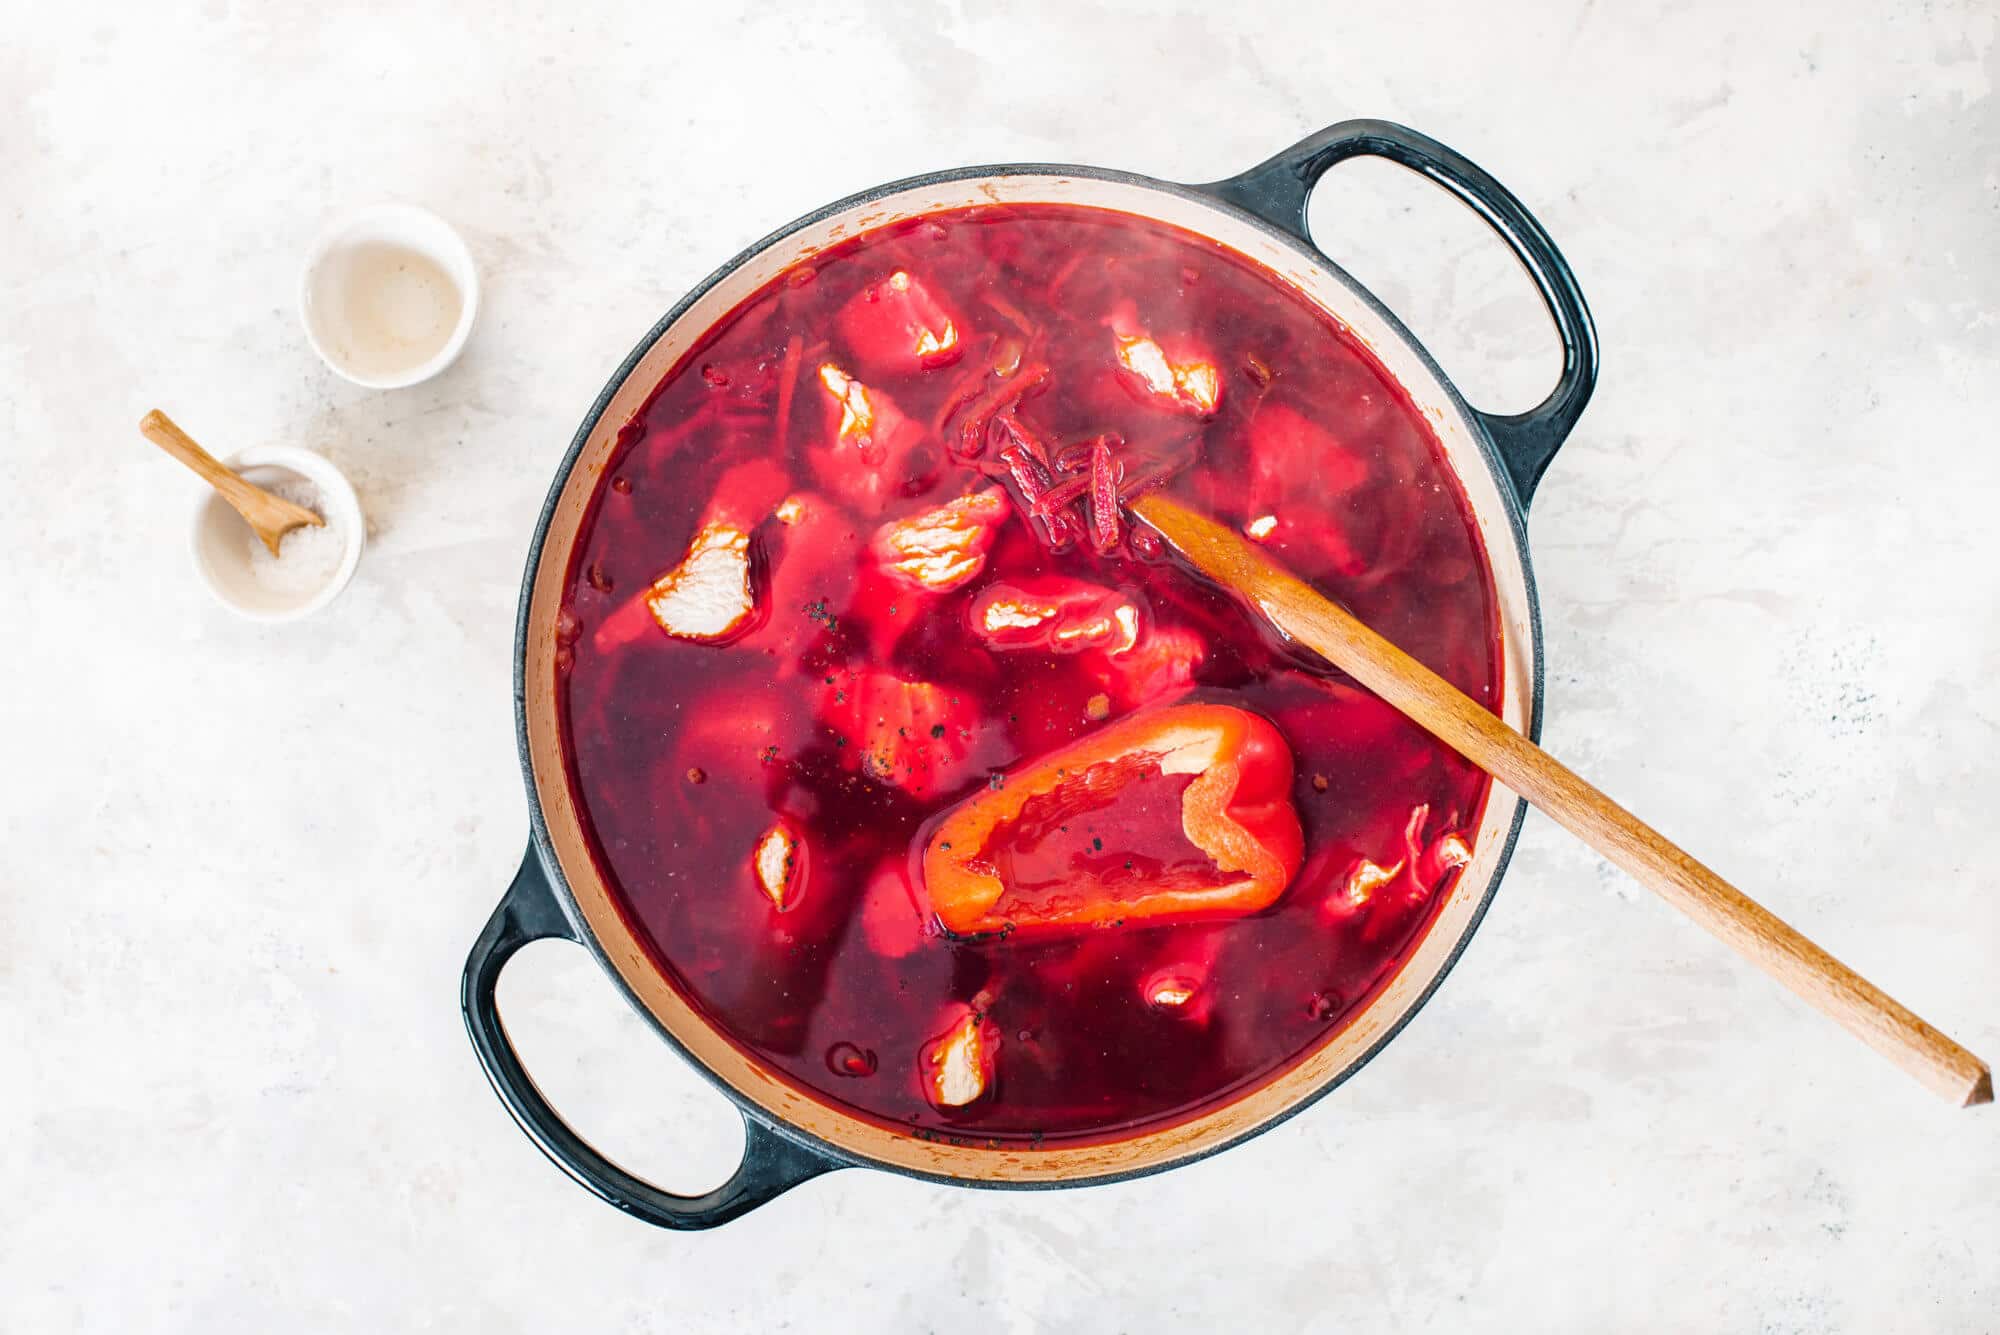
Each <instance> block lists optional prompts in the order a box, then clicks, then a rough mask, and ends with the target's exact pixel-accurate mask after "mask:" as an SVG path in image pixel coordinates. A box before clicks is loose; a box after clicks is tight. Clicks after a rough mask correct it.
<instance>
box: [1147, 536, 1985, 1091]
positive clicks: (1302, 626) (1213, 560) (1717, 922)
mask: <svg viewBox="0 0 2000 1335" xmlns="http://www.w3.org/2000/svg"><path fill="white" fill-rule="evenodd" d="M1132 508H1133V510H1134V512H1135V513H1137V514H1138V515H1139V517H1140V518H1142V519H1144V520H1145V521H1146V522H1147V523H1149V524H1151V525H1152V526H1153V527H1154V528H1156V529H1158V530H1159V532H1160V534H1161V535H1162V536H1163V537H1165V538H1166V539H1167V541H1168V542H1169V543H1171V544H1172V545H1173V546H1174V547H1175V548H1176V549H1177V550H1178V551H1180V553H1181V554H1182V555H1183V556H1184V557H1186V558H1187V559H1188V560H1189V561H1190V562H1192V563H1193V564H1194V565H1195V566H1196V567H1197V568H1198V569H1200V570H1201V571H1202V572H1203V573H1205V574H1206V575H1208V576H1209V578H1211V579H1213V580H1215V581H1216V582H1217V583H1219V584H1221V585H1223V586H1224V587H1225V588H1228V589H1231V590H1233V591H1234V592H1236V593H1237V594H1239V595H1241V596H1242V597H1244V598H1246V599H1248V600H1249V601H1250V602H1251V603H1252V604H1253V605H1254V606H1255V607H1257V608H1258V609H1259V610H1260V611H1261V612H1262V613H1263V614H1264V615H1265V616H1266V617H1268V618H1269V619H1270V621H1271V622H1272V624H1274V625H1276V626H1277V627H1278V629H1279V630H1281V631H1283V632H1284V633H1285V634H1287V635H1289V636H1291V637H1292V638H1294V639H1296V640H1298V641H1299V642H1300V643H1302V644H1305V645H1307V646H1308V647H1310V648H1312V649H1313V650H1315V651H1317V652H1318V653H1319V654H1320V655H1322V656H1323V657H1324V658H1325V659H1326V660H1327V661H1328V662H1329V663H1332V664H1333V665H1334V666H1336V667H1338V668H1340V669H1341V670H1343V671H1345V672H1346V673H1348V674H1349V675H1350V676H1352V677H1353V678H1354V679H1355V680H1356V681H1358V682H1360V683H1361V684H1362V685H1363V686H1366V687H1367V688H1368V689H1369V690H1371V691H1373V692H1375V694H1377V695H1379V696H1381V697H1382V699H1384V700H1386V701H1387V702H1388V703H1390V704H1391V705H1394V706H1395V707H1396V708H1397V709H1398V710H1401V711H1402V713H1403V714H1405V715H1406V716H1407V717H1409V718H1410V719H1411V720H1412V721H1413V722H1415V723H1417V724H1418V725H1419V726H1421V727H1422V728H1424V729H1425V730H1426V731H1428V732H1430V733H1431V734H1432V735H1433V736H1435V737H1436V738H1437V739H1438V740H1439V741H1442V742H1444V743H1445V744H1446V745H1447V746H1450V747H1451V748H1452V749H1453V750H1455V751H1457V752H1458V753H1459V754H1460V755H1462V756H1464V757H1465V758H1466V759H1467V760H1469V761H1471V762H1472V763H1473V764H1475V765H1477V766H1479V768H1481V769H1482V770H1485V771H1486V772H1487V773H1488V774H1490V775H1492V776H1493V777H1494V778H1495V779H1497V780H1498V781H1500V782H1501V783H1503V784H1505V785H1506V786H1507V787H1509V788H1511V789H1513V790H1514V791H1515V792H1516V793H1518V794H1520V795H1521V796H1522V797H1523V798H1525V799H1526V800H1527V801H1528V802H1530V803H1531V804H1533V805H1534V806H1535V807H1536V808H1537V809H1538V810H1540V811H1542V812H1543V813H1545V814H1546V815H1548V816H1549V817H1550V818H1551V819H1553V820H1554V821H1555V822H1556V823H1557V824H1558V825H1561V826H1562V827H1563V828H1564V829H1566V830H1568V831H1569V832H1570V833H1572V834H1574V835H1576V836H1577V838H1579V839H1581V840H1583V842H1584V843H1586V844H1588V845H1590V846H1591V847H1592V848H1594V849H1596V850H1597V851H1598V852H1599V853H1602V854H1603V855H1604V856H1605V857H1606V858H1608V859H1610V860H1611V861H1612V862H1614V863H1616V864H1617V865H1618V866H1620V867H1623V868H1624V869H1625V870H1626V871H1627V872H1629V873H1631V875H1632V876H1633V877H1634V878H1635V879H1636V880H1638V881H1639V882H1640V883H1641V884H1643V885H1645V886H1647V887H1648V888H1650V889H1651V890H1653V891H1654V892H1656V893H1657V894H1659V895H1660V897H1661V898H1663V899H1665V900H1666V901H1667V902H1668V903H1670V904H1672V905H1674V906H1675V907H1676V908H1678V909H1680V910H1681V912H1683V913H1685V914H1687V915H1688V916H1689V917H1690V918H1693V919H1694V920H1695V921H1696V922H1698V923H1700V924H1701V925H1702V926H1703V927H1705V928H1707V929H1708V930H1709V931H1710V932H1711V933H1713V934H1714V935H1715V936H1717V937H1718V938H1720V939H1721V940H1722V941H1723V942H1724V943H1725V944H1727V945H1728V946H1730V947H1731V948H1732V949H1734V950H1735V951H1736V952H1737V953H1738V954H1740V955H1742V956H1743V957H1744V958H1745V959H1747V960H1750V961H1751V962H1752V963H1754V964H1756V965H1757V966H1758V967H1759V968H1761V969H1763V970H1764V972H1766V973H1768V974H1770V975H1771V976H1772V977H1773V978H1775V979H1777V980H1778V981H1779V982H1780V983H1783V984H1784V985H1785V986H1786V987H1788V988H1790V989H1791V990H1792V992H1793V993H1795V994H1796V995H1798V996H1799V997H1801V998H1803V999H1804V1000H1805V1001H1807V1002H1809V1003H1811V1005H1812V1006H1814V1007H1815V1008H1816V1009H1818V1010H1819V1011H1820V1012H1821V1013H1822V1014H1824V1015H1827V1016H1829V1017H1830V1018H1832V1019H1833V1020H1835V1021H1837V1022H1838V1023H1840V1024H1841V1025H1843V1026H1845V1027H1846V1029H1847V1030H1848V1032H1850V1033H1852V1034H1854V1035H1855V1036H1856V1037H1857V1038H1859V1039H1861V1040H1862V1041H1863V1042H1864V1043H1867V1044H1868V1045H1869V1046H1870V1047H1872V1048H1874V1049H1875V1050H1876V1051H1877V1052H1879V1053H1881V1054H1882V1055H1883V1056H1885V1057H1887V1058H1888V1059H1889V1060H1890V1061H1893V1062H1895V1063H1896V1064H1897V1065H1898V1066H1900V1067H1902V1068H1903V1069H1904V1070H1906V1071H1908V1072H1909V1073H1910V1074H1911V1075H1913V1076H1915V1077H1916V1078H1917V1079H1919V1080H1921V1081H1922V1082H1923V1083H1924V1084H1926V1085H1928V1086H1929V1087H1930V1088H1931V1089H1933V1090H1935V1091H1936V1092H1937V1093H1939V1094H1941V1095H1943V1096H1944V1097H1945V1098H1947V1099H1950V1100H1952V1101H1953V1102H1954V1103H1958V1104H1960V1105H1962V1106H1965V1107H1970V1106H1972V1105H1974V1104H1979V1103H1990V1102H1991V1101H1992V1099H1993V1077H1992V1074H1991V1073H1990V1072H1989V1071H1988V1070H1987V1067H1986V1063H1984V1062H1982V1061H1981V1060H1979V1058H1977V1057H1975V1056H1973V1055H1972V1054H1971V1053H1970V1052H1967V1051H1966V1050H1965V1049H1964V1048H1962V1047H1960V1046H1959V1045H1958V1044H1956V1043H1954V1042H1952V1040H1951V1039H1949V1038H1947V1037H1946V1036H1945V1035H1944V1034H1942V1033H1940V1032H1938V1030H1936V1029H1934V1028H1932V1027H1931V1026H1930V1025H1929V1024H1927V1023H1925V1022H1924V1021H1923V1020H1922V1019H1921V1018H1919V1017H1918V1016H1917V1015H1915V1014H1913V1013H1912V1012H1911V1011H1909V1010H1908V1009H1907V1008H1906V1007H1904V1006H1903V1005H1902V1004H1901V1003H1899V1002H1897V1001H1896V1000H1895V999H1894V998H1893V997H1890V996H1889V995H1888V994H1886V993H1885V992H1883V991H1882V990H1881V989H1880V988H1878V987H1876V986H1875V985H1874V984H1873V983H1871V982H1869V981H1868V980H1867V979H1865V978H1863V977H1861V975H1859V974H1857V973H1855V972H1854V971H1853V970H1852V969H1850V968H1848V967H1847V966H1846V965H1845V964H1842V963H1841V962H1840V961H1839V960H1837V959H1835V958H1834V957H1833V956H1831V955H1829V954H1827V953H1826V952H1825V951H1824V950H1821V949H1820V948H1819V947H1818V946H1816V945H1814V944H1813V943H1812V942H1811V941H1809V940H1807V939H1806V938H1805V937H1804V936H1801V935H1800V934H1799V933H1798V932H1797V931H1796V930H1794V929H1793V928H1792V927H1791V926H1790V925H1788V924H1787V923H1785V922H1784V921H1783V920H1781V919H1780V918H1778V917H1777V916H1776V915H1775V914H1773V913H1771V912H1770V911H1769V910H1768V909H1766V908H1764V907H1763V906H1762V905H1761V904H1758V903H1757V902H1756V901H1755V900H1753V899H1751V898H1750V897H1749V896H1747V895H1745V894H1744V893H1743V892H1742V891H1740V890H1738V889H1737V888H1736V887H1735V886H1733V885H1731V884H1729V882H1727V881H1725V880H1723V879H1722V878H1721V877H1720V876H1717V875H1716V874H1715V873H1714V872H1712V871H1710V870H1709V869H1708V868H1707V867H1704V866H1703V865H1702V864H1701V863H1699V862H1697V861H1695V860H1694V859H1693V858H1691V857H1689V856H1688V855H1687V854H1686V853H1684V852H1682V851H1681V850H1680V849H1679V848H1677V847H1675V846H1674V845H1673V844H1672V843H1669V842H1668V841H1667V840H1666V839H1665V838H1664V837H1663V836H1661V835H1660V833H1659V832H1658V831H1656V830H1654V829H1653V828H1652V827H1651V826H1649V825H1647V824H1646V823H1645V822H1644V821H1641V820H1640V819H1639V818H1638V817H1637V816H1634V815H1633V814H1632V813H1631V812H1629V811H1627V810H1625V808H1623V807H1621V806H1619V805H1618V804H1617V803H1616V802H1613V801H1612V800H1611V799H1610V798H1608V797H1606V796H1605V795H1604V794H1603V793H1601V792H1599V791H1598V790H1597V789H1596V788H1594V787H1592V786H1591V785H1590V784H1588V783H1586V782H1584V780H1583V779H1581V778H1579V777H1578V776H1577V775H1576V774H1575V773H1573V772H1572V771H1571V770H1570V769H1568V768H1567V767H1566V766H1564V765H1563V764H1561V763H1560V762H1559V761H1557V760H1556V759H1555V758H1554V757H1553V756H1551V755H1549V754H1548V753H1547V752H1546V751H1543V750H1542V749H1541V748H1540V747H1538V746H1536V745H1535V744H1534V743H1533V742H1531V741H1529V740H1528V739H1527V738H1526V737H1523V736H1522V735H1521V734H1520V733H1518V732H1516V731H1514V730H1513V729H1512V728H1510V727H1508V726H1507V725H1506V724H1505V723H1503V722H1502V721H1501V720H1500V719H1499V718H1497V717H1495V716H1494V715H1493V714H1492V713H1491V712H1490V711H1488V710H1487V709H1485V708H1484V707H1482V706H1481V705H1479V704H1478V703H1477V702H1475V701H1474V700H1472V699H1471V698H1470V697H1468V696H1466V695H1465V694H1463V693H1462V692H1460V691H1459V690H1458V689H1457V688H1456V687H1454V686H1452V685H1451V683H1449V682H1447V681H1445V680H1444V679H1443V678H1442V677H1440V676H1438V675H1437V674H1436V673H1435V672H1432V671H1431V670H1430V669H1429V668H1427V667H1425V666H1424V665H1423V664H1422V663H1419V662H1418V661H1417V660H1416V659H1414V658H1412V657H1410V656H1409V655H1408V654H1406V653H1404V652H1403V651H1402V650H1401V649H1398V648H1397V647H1396V646H1395V645H1393V644H1391V643H1389V641H1387V640H1385V639H1383V638H1382V637H1381V636H1380V635H1377V634H1376V633H1375V632H1374V631H1372V630H1370V629H1369V628H1368V627H1367V626H1364V625H1363V624H1361V622H1360V621H1358V620H1356V619H1355V618H1354V617H1353V615H1352V614H1350V613H1349V612H1347V611H1346V610H1345V609H1344V608H1341V607H1340V606H1338V605H1337V604H1335V603H1333V602H1331V601H1330V600H1328V599H1327V598H1325V597H1323V596H1322V595H1321V594H1319V593H1317V592H1315V591H1314V590H1313V589H1312V588H1311V587H1310V586H1308V585H1307V584H1305V583H1304V582H1303V581H1302V580H1300V579H1299V578H1297V577H1296V576H1295V575H1293V574H1291V573H1290V572H1289V571H1287V570H1285V569H1284V568H1283V567H1281V566H1280V565H1278V564H1277V563H1276V562H1275V561H1273V560H1271V558H1270V557H1268V556H1266V555H1265V554H1264V552H1263V551H1262V550H1260V549H1259V548H1257V547H1256V546H1254V545H1253V544H1251V543H1249V542H1247V541H1245V540H1244V539H1242V538H1240V537H1238V536H1237V535H1236V534H1235V533H1234V532H1232V531H1231V530H1229V529H1227V528H1224V527H1223V526H1222V525H1220V524H1218V523H1216V522H1215V521H1214V520H1212V519H1209V518H1207V517H1206V516H1204V515H1199V514H1196V513H1194V512H1193V511H1190V510H1187V509H1185V508H1184V507H1182V506H1180V505H1178V504H1176V503H1175V502H1173V501H1170V500H1168V499H1166V498H1165V497H1163V496H1148V497H1144V498H1142V499H1141V500H1139V501H1137V502H1135V503H1134V505H1133V507H1132Z"/></svg>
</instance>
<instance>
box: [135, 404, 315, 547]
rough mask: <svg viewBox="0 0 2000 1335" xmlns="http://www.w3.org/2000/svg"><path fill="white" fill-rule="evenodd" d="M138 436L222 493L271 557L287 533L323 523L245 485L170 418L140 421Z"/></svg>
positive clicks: (156, 415)
mask: <svg viewBox="0 0 2000 1335" xmlns="http://www.w3.org/2000/svg"><path fill="white" fill-rule="evenodd" d="M139 434H140V435H142V436H144V437H145V438H146V439H147V440H150V441H152V442H153V443H154V444H155V445H157V446H159V447H160V448H161V449H163V450H165V451H166V452H167V453H168V454H171V455H173V456H174V458H176V459H178V460H180V461H181V462H182V463H184V464H186V465H187V466H188V467H189V468H191V469H193V470H194V471H195V472H196V473H197V474H199V475H200V476H201V478H202V480H203V481H205V482H207V483H208V485H209V486H211V487H214V488H215V489H216V491H217V492H219V493H221V496H222V499H223V500H225V501H228V502H229V504H230V505H231V506H232V507H233V508H234V509H235V511H236V513H237V514H239V515H242V516H243V521H244V522H245V523H247V524H248V525H250V527H251V528H252V529H253V530H255V532H256V534H257V536H258V537H259V538H261V539H262V540H263V542H264V545H265V546H266V547H269V548H270V549H271V555H273V556H276V555H277V554H278V543H279V540H280V539H281V538H283V537H284V535H285V534H286V532H287V531H289V530H291V529H294V528H297V527H298V526H299V525H301V524H314V525H319V524H324V523H325V522H326V521H325V520H324V519H322V518H321V517H320V516H318V515H316V514H314V513H313V512H312V511H311V510H308V509H306V508H305V507H304V506H303V505H295V504H294V503H292V502H291V501H288V500H286V499H285V498H284V497H282V496H273V495H272V494H271V493H270V492H268V491H265V490H264V489H263V488H262V487H260V486H257V485H256V484H255V483H251V482H245V481H244V480H243V479H242V478H240V477H238V476H237V475H236V474H235V473H232V472H231V471H230V470H229V468H228V466H227V465H226V464H224V463H223V462H222V461H221V460H220V459H217V458H216V457H215V456H214V455H212V454H210V453H209V452H208V451H207V450H204V449H203V448H202V447H201V446H199V445H197V444H195V443H194V437H192V436H190V435H188V433H187V432H185V431H183V430H181V429H180V427H179V426H178V425H177V424H176V423H175V422H174V419H173V418H171V417H168V416H167V415H166V414H165V413H163V412H161V411H160V410H159V409H158V408H155V409H153V410H152V411H151V412H149V413H147V414H146V415H145V416H144V417H142V418H140V419H139Z"/></svg>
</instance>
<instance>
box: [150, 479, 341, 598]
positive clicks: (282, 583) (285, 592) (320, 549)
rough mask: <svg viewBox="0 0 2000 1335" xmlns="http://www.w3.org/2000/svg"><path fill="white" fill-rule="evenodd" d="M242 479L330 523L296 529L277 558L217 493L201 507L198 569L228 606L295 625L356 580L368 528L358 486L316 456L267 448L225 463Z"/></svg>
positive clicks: (195, 541) (195, 534) (195, 539)
mask: <svg viewBox="0 0 2000 1335" xmlns="http://www.w3.org/2000/svg"><path fill="white" fill-rule="evenodd" d="M225 462H226V463H227V464H228V465H229V467H230V468H231V469H232V470H233V471H235V472H236V473H237V474H239V475H240V476H241V477H242V478H243V480H244V481H246V482H250V483H253V484H254V485H256V486H259V487H262V488H264V489H265V490H266V491H269V492H271V493H273V494H275V495H278V496H282V497H283V498H284V499H286V500H288V501H293V502H295V503H297V504H299V505H303V506H305V507H306V508H307V509H308V510H311V511H313V512H314V513H315V514H317V515H319V516H320V518H322V519H324V520H325V521H326V523H325V524H324V525H320V526H314V525H305V526H303V527H300V528H295V529H293V530H292V531H291V532H289V533H287V534H286V535H285V536H284V539H283V540H282V541H281V542H280V543H279V544H278V552H277V554H276V555H275V556H274V555H272V553H271V550H270V549H269V548H267V547H266V546H265V545H264V543H263V540H262V539H261V538H259V537H258V536H257V534H256V532H255V531H254V530H252V529H251V527H250V525H249V523H248V522H247V521H246V520H245V519H244V518H243V516H241V515H239V514H237V513H236V511H235V510H234V509H233V508H232V507H231V506H230V504H229V502H227V501H225V500H223V499H222V497H221V496H220V495H218V494H217V493H216V492H214V491H212V490H208V491H204V493H203V496H202V499H201V502H200V503H199V504H198V505H197V506H196V507H195V512H194V526H193V530H192V533H191V534H190V546H191V549H192V552H193V555H194V564H195V570H196V571H197V572H198V573H199V574H200V575H201V578H202V582H203V583H205V584H207V585H208V588H209V592H211V593H213V594H214V595H215V597H216V599H217V601H219V602H220V603H222V605H223V606H224V607H227V608H228V609H229V610H230V611H232V612H235V613H237V614H239V615H241V616H244V617H248V618H249V619H250V620H252V621H295V620H297V619H298V618H300V617H305V616H310V615H312V614H313V613H314V612H317V611H318V610H319V609H320V608H322V607H325V606H326V605H327V604H328V603H330V602H332V601H333V599H334V597H335V596H336V595H337V594H339V592H340V591H341V589H343V588H345V587H346V585H347V581H348V580H350V579H352V578H353V577H354V569H355V567H356V566H357V565H359V564H360V561H361V548H362V544H363V542H364V541H365V539H366V537H367V525H366V522H365V521H364V519H363V518H362V514H361V502H360V500H359V498H358V497H356V496H355V494H354V488H353V487H352V486H351V485H349V483H348V481H347V479H346V478H345V477H344V476H342V474H341V472H340V470H339V469H337V468H335V467H334V466H333V465H332V464H331V463H329V462H327V460H326V459H324V458H322V457H321V456H319V455H317V454H314V453H313V452H312V451H310V450H302V449H296V448H294V447H292V446H288V445H267V446H262V447H258V448H253V449H248V450H244V451H243V452H242V453H240V454H237V455H235V456H233V457H232V458H230V459H228V460H225Z"/></svg>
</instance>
